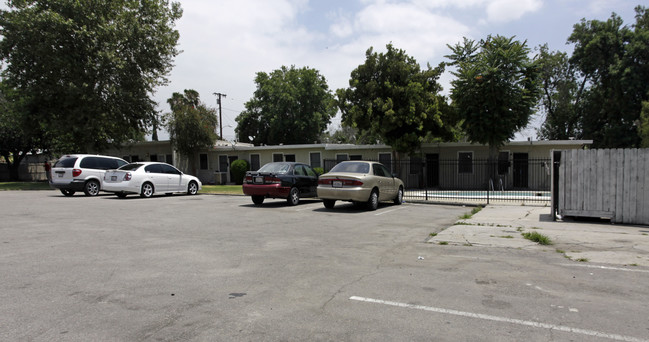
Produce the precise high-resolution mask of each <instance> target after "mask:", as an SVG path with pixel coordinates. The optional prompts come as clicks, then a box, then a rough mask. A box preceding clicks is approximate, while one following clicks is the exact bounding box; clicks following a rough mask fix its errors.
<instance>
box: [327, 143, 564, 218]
mask: <svg viewBox="0 0 649 342" xmlns="http://www.w3.org/2000/svg"><path fill="white" fill-rule="evenodd" d="M513 157H514V158H513V160H511V161H509V160H507V161H503V160H501V161H489V160H486V159H474V160H459V159H439V158H436V157H435V156H434V155H427V156H426V157H425V158H421V159H419V158H413V159H407V160H401V161H391V162H385V161H384V162H383V164H384V165H385V166H387V167H388V168H389V169H390V170H392V172H393V173H394V174H395V175H396V176H397V177H399V178H400V179H401V180H402V181H403V182H404V185H405V187H406V189H405V194H404V199H405V200H406V201H421V202H438V203H466V204H492V203H516V204H535V205H550V200H551V196H550V190H551V188H552V185H551V181H552V178H551V174H552V163H551V159H528V158H527V155H526V154H525V155H524V158H523V156H522V155H521V156H518V155H517V154H514V156H513ZM339 162H340V161H339V160H335V159H325V160H324V171H325V172H327V171H329V170H330V169H331V168H332V167H334V165H336V164H337V163H339Z"/></svg>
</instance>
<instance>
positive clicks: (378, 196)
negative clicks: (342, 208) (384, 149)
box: [317, 161, 404, 210]
mask: <svg viewBox="0 0 649 342" xmlns="http://www.w3.org/2000/svg"><path fill="white" fill-rule="evenodd" d="M403 188H404V187H403V182H402V181H401V179H399V178H397V177H396V176H394V175H392V174H391V173H390V171H389V170H388V168H386V167H385V166H384V165H383V164H381V163H378V162H369V161H344V162H341V163H339V164H337V165H336V166H334V167H333V168H332V169H331V170H330V171H329V172H328V173H325V174H324V175H322V176H320V179H319V180H318V188H317V192H318V197H319V198H321V199H322V202H323V203H324V206H325V207H326V208H329V209H331V208H333V207H334V205H335V203H336V201H337V200H340V201H350V202H354V203H357V204H360V203H365V204H366V205H367V208H368V209H369V210H376V208H377V207H378V205H379V202H381V201H393V202H394V204H401V203H403Z"/></svg>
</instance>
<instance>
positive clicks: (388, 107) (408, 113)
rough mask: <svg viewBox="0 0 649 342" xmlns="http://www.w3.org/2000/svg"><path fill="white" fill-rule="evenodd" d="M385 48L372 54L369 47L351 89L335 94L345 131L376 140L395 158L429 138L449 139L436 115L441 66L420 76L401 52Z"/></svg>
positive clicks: (442, 120)
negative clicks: (384, 50) (352, 129)
mask: <svg viewBox="0 0 649 342" xmlns="http://www.w3.org/2000/svg"><path fill="white" fill-rule="evenodd" d="M386 48H387V52H385V53H376V52H374V50H373V48H371V47H370V48H369V49H368V50H367V52H366V53H365V57H366V59H365V63H364V64H361V65H359V66H358V67H357V68H356V69H354V70H353V71H352V73H351V76H350V80H349V88H343V89H338V90H337V91H336V96H337V98H338V107H339V108H340V111H341V112H342V122H343V125H347V126H351V127H354V128H356V129H358V130H359V131H360V132H361V133H363V134H366V135H370V136H376V137H379V138H380V140H382V141H383V142H384V143H386V144H388V145H390V146H392V148H393V149H394V150H395V151H396V152H397V153H399V152H405V153H413V152H415V151H416V150H417V149H418V148H419V147H420V146H421V143H422V141H423V138H424V137H425V136H426V135H427V134H429V133H432V134H434V135H436V136H444V137H446V136H450V134H449V133H450V131H449V129H448V128H449V126H448V125H447V124H446V122H445V117H444V113H442V112H440V111H439V101H440V98H441V96H440V95H439V92H440V91H441V90H442V88H441V86H440V85H439V83H438V82H437V80H438V79H439V77H440V75H441V74H442V72H443V71H444V65H440V66H438V67H437V68H434V69H432V68H431V67H430V65H429V66H428V68H427V69H426V70H421V68H420V66H419V64H418V63H417V61H415V59H414V58H412V57H410V56H408V55H407V54H406V53H405V51H404V50H400V49H396V48H394V47H393V46H392V44H388V45H387V46H386Z"/></svg>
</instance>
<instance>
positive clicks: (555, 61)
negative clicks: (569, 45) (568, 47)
mask: <svg viewBox="0 0 649 342" xmlns="http://www.w3.org/2000/svg"><path fill="white" fill-rule="evenodd" d="M536 64H537V67H538V69H539V73H540V76H539V77H540V82H539V83H540V86H541V100H540V106H541V108H542V109H543V110H544V111H545V122H544V123H543V125H542V126H541V127H540V128H539V129H538V131H537V133H538V136H539V137H540V138H541V139H548V140H568V139H570V138H581V135H582V132H581V118H580V116H579V104H580V100H581V98H582V94H583V92H584V87H585V85H586V78H584V77H580V76H581V74H580V72H579V70H577V69H576V68H574V67H573V66H572V64H570V62H569V58H568V54H567V53H565V52H559V51H555V52H550V51H549V48H548V45H547V44H545V45H542V46H540V47H539V53H538V55H537V56H536Z"/></svg>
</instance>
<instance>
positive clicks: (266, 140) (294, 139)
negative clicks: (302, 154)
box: [235, 66, 336, 145]
mask: <svg viewBox="0 0 649 342" xmlns="http://www.w3.org/2000/svg"><path fill="white" fill-rule="evenodd" d="M255 83H257V90H255V93H254V96H253V98H252V99H250V100H249V101H248V102H246V104H245V107H246V110H245V111H243V112H242V113H241V114H239V116H238V117H237V118H236V121H237V127H236V129H235V130H236V133H237V138H238V140H239V141H241V142H247V143H254V144H256V145H259V144H268V145H275V144H305V143H313V142H315V141H318V140H319V139H320V137H321V135H322V133H323V132H324V131H325V129H326V128H327V125H328V124H329V122H331V118H332V117H333V116H334V115H335V114H336V107H335V104H334V99H333V95H332V94H331V92H330V91H329V86H328V85H327V81H326V80H325V78H324V77H323V76H321V75H320V73H319V72H318V71H317V70H315V69H311V68H308V67H304V68H300V69H297V68H295V66H291V67H290V68H287V67H285V66H282V67H281V68H280V69H277V70H275V71H273V72H271V73H270V74H267V73H265V72H258V73H257V77H256V78H255Z"/></svg>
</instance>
